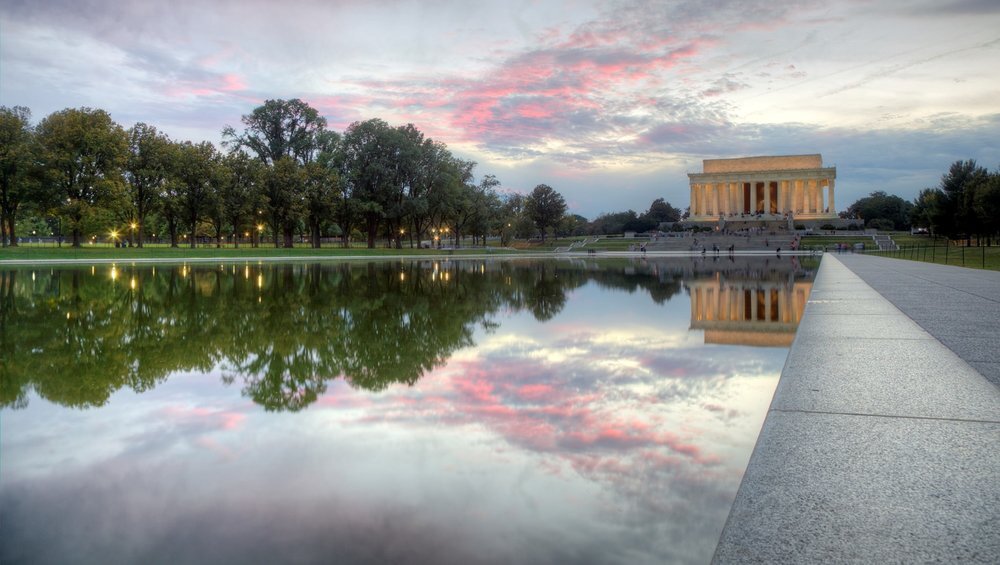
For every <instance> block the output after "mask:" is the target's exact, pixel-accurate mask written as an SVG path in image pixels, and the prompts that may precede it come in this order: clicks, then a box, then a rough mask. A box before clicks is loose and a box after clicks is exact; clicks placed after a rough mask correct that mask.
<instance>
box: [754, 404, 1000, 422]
mask: <svg viewBox="0 0 1000 565" xmlns="http://www.w3.org/2000/svg"><path fill="white" fill-rule="evenodd" d="M768 412H782V413H785V414H822V415H827V416H861V417H867V418H892V419H896V420H934V421H936V422H964V423H968V424H1000V420H978V419H971V418H941V417H936V416H904V415H901V414H868V413H864V412H833V411H829V410H802V409H786V408H771V409H770V410H768Z"/></svg>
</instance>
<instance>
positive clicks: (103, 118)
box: [37, 108, 128, 247]
mask: <svg viewBox="0 0 1000 565" xmlns="http://www.w3.org/2000/svg"><path fill="white" fill-rule="evenodd" d="M37 131H38V141H39V143H40V145H41V148H42V150H41V151H42V163H43V166H44V167H45V169H46V172H47V173H48V174H49V175H50V178H51V180H52V182H53V184H54V185H55V186H56V187H58V189H59V202H60V204H59V207H58V213H59V214H60V215H61V216H62V217H63V218H64V219H65V220H66V222H67V224H68V228H69V229H70V230H71V232H72V234H73V247H80V240H81V235H82V233H83V230H84V228H85V227H87V224H88V221H89V220H92V219H95V217H96V216H97V212H98V210H97V208H98V206H99V205H100V204H101V202H102V200H104V199H105V198H106V197H107V196H108V195H109V194H111V193H112V192H113V191H114V188H115V185H116V184H119V183H120V182H121V176H120V172H121V166H122V164H123V163H124V161H125V155H126V153H127V151H128V138H127V136H126V134H125V130H123V129H122V128H121V126H119V125H118V124H116V123H115V122H114V121H113V120H112V119H111V116H110V115H108V113H107V112H105V111H104V110H93V109H91V108H80V109H73V108H67V109H65V110H62V111H59V112H55V113H53V114H50V115H49V116H47V117H46V118H45V119H44V120H42V121H41V123H39V124H38V128H37Z"/></svg>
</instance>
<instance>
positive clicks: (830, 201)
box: [827, 179, 837, 214]
mask: <svg viewBox="0 0 1000 565" xmlns="http://www.w3.org/2000/svg"><path fill="white" fill-rule="evenodd" d="M828 182H829V183H830V187H829V190H830V197H829V198H827V205H828V206H829V207H830V213H831V214H836V213H837V207H836V206H834V204H833V179H830V180H829V181H828Z"/></svg>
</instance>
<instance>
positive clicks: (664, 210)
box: [643, 198, 681, 229]
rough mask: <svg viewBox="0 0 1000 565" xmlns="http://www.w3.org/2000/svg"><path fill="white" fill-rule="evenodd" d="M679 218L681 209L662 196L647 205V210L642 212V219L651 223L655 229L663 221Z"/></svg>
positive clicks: (674, 220) (673, 220) (672, 220)
mask: <svg viewBox="0 0 1000 565" xmlns="http://www.w3.org/2000/svg"><path fill="white" fill-rule="evenodd" d="M680 218H681V211H680V210H678V209H677V208H674V207H673V206H671V205H670V203H669V202H667V201H666V200H664V199H662V198H657V199H656V200H654V201H653V203H652V204H650V205H649V210H647V211H646V213H645V214H643V219H645V220H647V221H648V222H649V223H651V224H653V228H652V229H655V228H657V227H659V225H660V224H662V223H665V222H676V221H678V220H680Z"/></svg>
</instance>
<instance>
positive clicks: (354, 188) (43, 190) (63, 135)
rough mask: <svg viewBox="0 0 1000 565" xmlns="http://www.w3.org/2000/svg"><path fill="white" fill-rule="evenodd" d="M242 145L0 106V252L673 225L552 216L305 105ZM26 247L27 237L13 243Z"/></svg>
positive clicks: (95, 113) (407, 139) (555, 197)
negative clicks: (337, 127) (37, 116)
mask: <svg viewBox="0 0 1000 565" xmlns="http://www.w3.org/2000/svg"><path fill="white" fill-rule="evenodd" d="M242 123H243V126H244V127H243V130H242V131H237V130H236V129H235V128H233V127H231V126H227V127H225V128H224V129H223V130H222V140H221V141H222V142H221V146H222V148H223V151H219V150H218V149H217V148H216V147H215V145H213V144H212V143H210V142H207V141H202V142H200V143H193V142H190V141H183V142H182V141H175V140H172V139H170V138H169V137H168V136H167V135H166V134H164V133H163V132H160V131H158V130H157V129H156V128H155V127H154V126H151V125H149V124H146V123H137V124H136V125H134V126H133V127H131V128H128V129H125V128H123V127H121V126H120V125H119V124H117V123H115V121H114V120H112V118H111V116H110V115H109V114H108V113H107V112H105V111H104V110H100V109H91V108H78V109H73V108H68V109H65V110H62V111H59V112H54V113H52V114H50V115H49V116H46V117H45V118H44V119H42V120H41V121H40V122H39V123H38V124H32V122H31V112H30V110H29V109H28V108H25V107H21V106H15V107H12V108H8V107H0V241H2V243H3V245H17V242H18V238H19V236H29V237H32V236H50V237H53V238H56V239H58V240H59V241H60V242H61V241H63V239H65V240H66V241H67V242H69V243H71V244H72V245H74V246H79V245H81V244H82V243H85V242H87V241H90V240H92V239H96V238H101V239H102V240H106V239H108V238H110V239H114V240H116V241H119V242H122V243H127V244H128V245H132V244H135V245H139V246H142V245H143V242H145V241H149V240H150V239H155V240H157V241H165V242H169V243H170V244H171V245H173V246H178V245H180V244H182V243H183V244H190V245H192V246H193V245H195V242H196V240H202V241H204V240H212V241H214V242H216V244H218V245H221V244H222V243H223V242H230V243H233V244H235V245H239V244H240V243H241V242H242V243H245V244H249V245H258V244H259V242H260V240H261V236H263V235H265V234H266V235H269V236H272V237H273V240H274V244H275V245H276V246H279V245H284V246H286V247H287V246H291V245H292V244H293V241H294V238H295V236H296V235H298V236H299V237H306V238H308V240H309V241H310V242H311V243H312V245H313V246H314V247H318V246H319V245H320V241H321V240H322V239H324V238H331V237H339V238H341V240H342V242H343V243H344V245H348V244H349V241H350V240H351V239H366V240H367V242H368V246H369V247H374V246H375V242H376V240H381V241H386V242H391V243H392V244H394V245H395V246H397V247H401V246H402V245H403V242H404V241H408V242H409V244H410V245H411V246H413V245H418V244H419V243H420V242H422V241H433V240H438V241H445V240H453V241H454V242H455V244H459V243H460V242H461V241H462V238H463V237H469V236H471V237H472V238H474V241H475V240H480V239H482V240H485V238H487V237H499V238H500V240H501V242H502V243H503V244H504V245H506V244H507V243H508V242H509V240H510V239H511V238H513V237H519V238H527V237H532V236H538V235H540V236H541V237H542V238H543V239H544V237H545V235H546V234H547V233H556V234H559V235H570V234H574V235H579V234H583V233H620V232H621V231H624V230H635V231H645V230H648V229H651V228H655V227H657V225H658V224H659V223H660V222H663V221H674V220H676V219H677V217H678V216H679V211H678V210H676V209H674V208H673V207H671V206H670V205H669V204H668V203H665V202H664V201H663V200H662V199H659V200H657V201H655V202H654V203H653V205H652V206H651V207H650V209H649V211H647V212H646V213H644V214H642V215H639V214H636V213H635V212H633V211H628V212H621V213H618V214H604V215H602V216H600V217H599V218H598V219H597V220H595V221H594V222H588V221H587V219H586V218H583V217H582V216H577V215H570V214H567V213H566V203H565V200H564V198H563V197H562V195H561V194H559V193H558V192H557V191H555V190H554V189H552V188H551V187H549V186H548V185H545V184H539V185H538V186H536V187H535V189H534V190H533V191H532V192H531V193H530V194H528V195H527V196H525V195H521V194H517V193H504V192H502V191H501V190H500V188H501V185H500V181H499V180H498V179H497V178H496V177H495V176H493V175H490V174H487V175H484V176H482V177H481V178H480V179H478V182H477V180H476V176H475V175H474V170H475V167H476V163H474V162H472V161H467V160H463V159H460V158H458V157H455V156H454V155H452V153H451V152H450V151H449V150H448V148H447V147H446V146H445V144H443V143H440V142H437V141H434V140H433V139H430V138H427V137H425V136H424V134H423V133H422V132H421V131H420V130H418V129H417V128H416V127H415V126H414V125H412V124H407V125H405V126H390V125H389V124H387V123H386V122H384V121H383V120H380V119H370V120H366V121H361V122H355V123H353V124H351V125H350V126H349V127H348V128H347V130H346V131H344V132H343V133H339V132H335V131H332V130H330V129H328V128H327V123H326V120H325V119H324V118H323V117H322V116H320V115H319V113H318V112H317V111H316V110H315V109H314V108H312V107H310V106H309V105H308V104H306V103H305V102H303V101H301V100H298V99H292V100H268V101H266V102H265V103H264V104H263V105H261V106H259V107H257V108H255V109H254V110H253V111H252V112H251V113H250V114H247V115H244V116H243V117H242ZM25 232H27V233H25Z"/></svg>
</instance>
